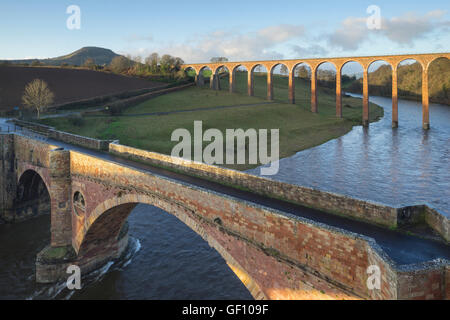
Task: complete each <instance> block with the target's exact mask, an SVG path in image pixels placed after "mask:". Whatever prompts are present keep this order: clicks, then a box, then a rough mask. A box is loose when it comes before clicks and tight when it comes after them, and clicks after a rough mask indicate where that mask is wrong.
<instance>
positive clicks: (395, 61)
mask: <svg viewBox="0 0 450 320" xmlns="http://www.w3.org/2000/svg"><path fill="white" fill-rule="evenodd" d="M439 58H447V59H448V58H450V53H433V54H406V55H388V56H370V57H343V58H316V59H295V60H269V61H242V62H220V63H197V64H185V65H183V68H184V69H185V70H187V69H193V70H194V71H195V73H196V75H197V77H196V81H197V83H198V84H199V85H202V84H203V75H202V71H203V70H204V69H206V68H209V69H210V70H211V71H212V75H211V81H210V84H211V88H213V89H218V88H219V86H220V81H219V77H218V73H219V70H221V69H222V68H226V69H228V71H229V75H230V77H229V81H230V86H229V87H230V92H235V81H234V79H235V76H236V71H237V70H239V69H243V68H245V69H246V70H247V72H248V82H247V88H248V95H249V96H253V94H254V90H253V87H254V85H253V75H254V71H255V69H256V68H257V67H258V66H263V67H265V68H266V70H267V99H268V100H273V98H274V97H273V85H272V77H273V72H274V69H275V67H277V66H279V65H284V66H285V67H286V68H287V69H288V71H289V101H290V102H291V103H295V81H294V77H295V69H296V67H297V66H299V65H301V64H305V65H307V66H308V67H309V68H310V70H311V111H312V112H318V104H317V69H318V68H319V66H320V65H322V64H324V63H327V62H328V63H331V64H332V65H333V66H334V67H335V70H336V116H337V117H339V118H341V117H342V87H341V76H342V68H343V67H344V66H345V65H346V64H347V63H349V62H357V63H359V64H360V65H361V67H362V69H363V119H362V120H363V121H362V122H363V125H364V126H368V125H369V68H370V66H371V65H372V64H373V63H375V62H379V61H382V62H385V63H387V64H388V65H390V67H391V69H392V126H393V127H397V126H398V72H397V70H398V67H399V64H400V63H401V62H403V61H405V60H408V59H414V60H416V61H417V62H418V63H419V64H420V65H421V66H422V107H423V117H422V124H423V128H424V129H429V128H430V117H429V93H428V70H429V67H430V64H431V63H432V62H433V61H435V60H436V59H439Z"/></svg>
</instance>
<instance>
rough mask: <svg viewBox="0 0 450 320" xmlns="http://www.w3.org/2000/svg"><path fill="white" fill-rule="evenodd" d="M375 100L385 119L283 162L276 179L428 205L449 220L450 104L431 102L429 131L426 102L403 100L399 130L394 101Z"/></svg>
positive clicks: (362, 196)
mask: <svg viewBox="0 0 450 320" xmlns="http://www.w3.org/2000/svg"><path fill="white" fill-rule="evenodd" d="M351 95H352V96H355V97H362V96H361V95H357V94H351ZM370 101H371V102H373V103H375V104H378V105H379V106H382V107H383V108H384V117H383V118H382V119H381V120H380V121H378V122H376V123H371V124H370V127H369V128H363V127H361V126H357V127H354V128H353V130H352V131H351V132H349V133H348V134H346V135H344V136H342V137H340V138H337V139H334V140H331V141H329V142H327V143H325V144H322V145H320V146H317V147H315V148H311V149H308V150H304V151H302V152H298V153H297V154H295V155H294V156H292V157H289V158H285V159H281V160H280V163H279V165H280V170H279V172H278V174H277V175H275V176H273V177H271V178H272V179H275V180H280V181H284V182H289V183H293V184H298V185H302V186H307V187H312V188H317V189H320V190H326V191H331V192H336V193H340V194H345V195H348V196H352V197H356V198H360V199H365V200H372V201H376V202H380V203H384V204H388V205H393V206H397V205H398V206H401V205H412V204H424V203H428V204H430V205H431V206H433V207H434V208H436V209H438V210H439V211H440V212H441V213H442V214H444V215H447V216H449V215H450V106H444V105H439V104H430V123H431V130H429V131H426V130H423V129H422V105H421V103H418V102H415V101H406V100H400V101H399V128H396V129H392V128H391V126H392V124H391V123H392V100H391V99H388V98H383V97H371V98H370ZM344 112H345V111H344ZM248 172H250V173H253V174H259V172H260V170H259V169H252V170H249V171H248Z"/></svg>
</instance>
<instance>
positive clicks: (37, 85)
mask: <svg viewBox="0 0 450 320" xmlns="http://www.w3.org/2000/svg"><path fill="white" fill-rule="evenodd" d="M54 97H55V95H54V94H53V92H52V91H51V90H50V89H49V87H48V85H47V83H46V82H45V81H44V80H41V79H35V80H33V81H31V82H30V83H29V84H27V85H26V87H25V92H24V94H23V96H22V103H23V104H24V106H25V107H27V108H30V109H36V110H37V117H38V119H39V118H40V115H41V112H43V111H44V110H45V109H47V107H48V106H50V105H51V104H52V103H53V99H54Z"/></svg>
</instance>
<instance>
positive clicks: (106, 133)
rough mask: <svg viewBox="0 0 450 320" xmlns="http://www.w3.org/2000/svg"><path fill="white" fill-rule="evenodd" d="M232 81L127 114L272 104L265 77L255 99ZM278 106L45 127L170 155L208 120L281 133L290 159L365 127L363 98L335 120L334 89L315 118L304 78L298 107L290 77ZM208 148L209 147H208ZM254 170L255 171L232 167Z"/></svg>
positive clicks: (280, 81) (323, 94)
mask: <svg viewBox="0 0 450 320" xmlns="http://www.w3.org/2000/svg"><path fill="white" fill-rule="evenodd" d="M246 79H247V78H246V74H245V73H238V75H237V89H238V91H239V92H246V91H247V89H246V86H247V81H246ZM227 81H228V79H222V80H221V82H222V90H220V91H212V90H210V89H209V88H207V87H204V88H198V87H192V88H189V89H186V90H183V91H178V92H175V93H171V94H168V95H164V96H160V97H157V98H154V99H151V100H148V101H146V102H144V103H142V104H140V105H138V106H135V107H132V108H129V109H127V110H126V111H125V112H124V114H125V115H126V114H143V113H150V112H160V111H175V110H186V109H194V108H206V107H213V106H233V105H242V104H259V103H266V102H267V100H266V99H265V97H266V85H265V77H262V76H255V95H256V96H255V97H249V96H247V95H246V94H242V93H234V94H230V93H229V92H228V91H227V89H228V84H227ZM274 94H275V99H276V100H275V102H274V103H273V104H268V105H267V104H266V105H264V104H261V105H255V106H243V107H236V108H228V109H216V110H201V111H194V112H184V113H175V114H168V115H162V116H143V115H141V116H116V117H111V116H106V115H105V116H97V117H84V118H83V119H82V121H81V123H80V121H78V122H75V121H73V119H70V118H57V119H56V118H55V119H43V120H41V122H43V123H45V124H47V125H51V126H54V127H56V128H58V129H60V130H64V131H68V132H72V133H76V134H81V135H85V136H90V137H94V138H100V139H119V140H120V142H121V143H122V144H125V145H129V146H133V147H137V148H141V149H146V150H151V151H156V152H160V153H165V154H170V153H171V150H172V148H173V146H174V145H176V142H171V141H170V138H171V134H172V132H173V131H174V130H175V129H178V128H186V129H188V130H190V131H191V134H192V133H193V124H194V121H196V120H202V121H203V130H206V129H208V128H217V129H219V130H221V131H222V133H223V134H225V130H226V129H235V128H242V129H249V128H255V129H280V156H281V157H287V156H290V155H292V154H294V153H296V152H298V151H301V150H304V149H307V148H310V147H313V146H316V145H319V144H322V143H324V142H326V141H328V140H330V139H334V138H337V137H339V136H341V135H343V134H345V133H347V132H348V131H349V130H351V128H352V126H353V125H356V124H359V123H361V117H362V116H361V113H362V101H361V99H354V98H344V99H343V106H344V108H343V115H344V119H337V118H336V117H335V98H334V94H330V91H329V90H326V89H321V90H319V92H318V100H319V113H318V114H314V113H311V112H310V111H309V110H310V105H309V103H310V102H309V101H310V95H309V87H308V86H307V84H306V83H305V82H303V81H302V80H300V79H298V80H297V85H296V94H297V104H295V105H292V104H288V103H285V102H287V78H282V77H278V76H276V77H275V79H274ZM370 111H371V112H370V118H371V120H372V121H373V120H376V119H378V118H379V117H380V116H382V115H383V109H382V108H380V107H378V106H376V105H373V104H371V106H370ZM205 145H206V144H205ZM227 167H232V168H235V169H240V170H244V169H248V168H250V167H252V166H248V165H241V166H227Z"/></svg>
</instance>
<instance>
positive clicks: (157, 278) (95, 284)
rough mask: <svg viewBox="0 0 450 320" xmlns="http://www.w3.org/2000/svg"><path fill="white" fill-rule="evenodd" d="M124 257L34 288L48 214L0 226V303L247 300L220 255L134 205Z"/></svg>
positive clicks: (166, 218)
mask: <svg viewBox="0 0 450 320" xmlns="http://www.w3.org/2000/svg"><path fill="white" fill-rule="evenodd" d="M129 223H130V230H129V232H130V236H131V239H130V243H131V246H130V247H131V248H130V252H129V254H128V258H126V259H125V260H123V261H120V262H119V263H118V264H117V265H111V264H109V265H106V266H105V267H104V268H103V269H102V270H98V271H97V272H96V273H95V274H94V275H90V276H89V279H88V280H86V281H84V280H83V282H82V285H85V286H87V287H84V288H83V289H82V290H81V291H79V292H75V293H73V292H68V290H66V289H64V287H65V285H64V283H60V284H56V285H51V286H48V285H45V286H44V285H36V284H35V283H34V261H35V257H36V254H37V253H38V252H39V251H40V250H42V249H43V248H44V247H45V246H46V245H47V244H48V243H49V242H50V234H49V226H50V221H49V216H47V217H41V218H37V219H34V220H30V221H27V222H24V223H19V224H15V225H0V299H49V298H53V297H55V296H56V297H57V298H60V299H67V298H71V299H200V300H203V299H223V300H225V299H252V296H251V295H250V293H249V292H248V290H247V289H246V288H245V286H244V285H243V284H242V282H241V281H240V280H239V279H238V278H237V277H236V276H235V274H234V273H233V272H232V271H231V269H229V268H228V266H227V265H226V263H225V261H224V260H223V259H222V257H221V256H220V255H219V254H218V253H217V252H216V251H215V250H214V249H212V248H210V247H209V246H208V244H207V243H206V242H205V241H204V240H203V239H202V238H200V236H199V235H197V234H196V233H195V232H193V231H192V230H190V229H189V228H188V227H187V226H186V225H184V224H183V223H182V222H181V221H179V220H178V219H177V218H175V217H173V216H171V215H169V214H168V213H166V212H164V211H162V210H160V209H158V208H156V207H152V206H147V205H139V206H137V207H136V208H135V209H134V210H133V212H132V214H131V215H130V217H129Z"/></svg>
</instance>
